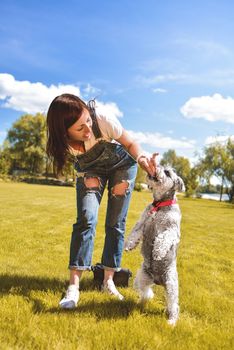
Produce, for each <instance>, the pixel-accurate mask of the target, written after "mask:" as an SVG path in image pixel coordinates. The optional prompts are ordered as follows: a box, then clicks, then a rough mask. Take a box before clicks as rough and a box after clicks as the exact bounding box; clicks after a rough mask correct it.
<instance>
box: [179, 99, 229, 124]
mask: <svg viewBox="0 0 234 350" xmlns="http://www.w3.org/2000/svg"><path fill="white" fill-rule="evenodd" d="M180 111H181V113H182V114H183V115H184V117H186V118H188V119H191V118H201V119H206V120H208V121H211V122H214V121H219V120H221V121H224V122H227V123H233V124H234V99H233V98H231V97H227V98H224V97H223V96H222V95H220V94H214V95H213V96H201V97H192V98H190V99H189V100H188V101H187V102H186V103H185V104H184V105H183V106H182V107H181V109H180Z"/></svg>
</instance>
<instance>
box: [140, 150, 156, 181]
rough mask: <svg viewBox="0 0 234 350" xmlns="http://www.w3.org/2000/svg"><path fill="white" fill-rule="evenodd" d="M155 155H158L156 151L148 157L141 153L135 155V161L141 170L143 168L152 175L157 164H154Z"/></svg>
mask: <svg viewBox="0 0 234 350" xmlns="http://www.w3.org/2000/svg"><path fill="white" fill-rule="evenodd" d="M157 156H158V153H153V154H152V156H151V157H148V156H146V155H144V154H142V155H140V156H138V157H137V162H138V164H139V165H140V167H141V168H142V169H143V170H145V171H146V172H147V173H148V174H150V175H151V176H154V175H155V173H156V167H157V164H156V158H157Z"/></svg>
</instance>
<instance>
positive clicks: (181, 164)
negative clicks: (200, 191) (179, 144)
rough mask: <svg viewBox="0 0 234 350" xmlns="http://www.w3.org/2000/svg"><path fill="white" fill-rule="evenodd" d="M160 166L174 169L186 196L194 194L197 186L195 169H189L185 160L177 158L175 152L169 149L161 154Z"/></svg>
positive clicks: (188, 163)
mask: <svg viewBox="0 0 234 350" xmlns="http://www.w3.org/2000/svg"><path fill="white" fill-rule="evenodd" d="M160 164H161V165H163V166H171V167H172V168H174V169H175V171H176V173H177V175H178V176H180V177H181V178H182V179H183V181H184V184H185V188H186V195H187V196H191V195H192V194H194V193H195V190H196V188H197V186H198V176H197V171H196V169H195V168H191V166H190V162H189V160H188V159H187V158H185V157H179V156H177V154H176V152H175V150H172V149H170V150H168V151H167V152H165V153H163V157H162V159H161V161H160Z"/></svg>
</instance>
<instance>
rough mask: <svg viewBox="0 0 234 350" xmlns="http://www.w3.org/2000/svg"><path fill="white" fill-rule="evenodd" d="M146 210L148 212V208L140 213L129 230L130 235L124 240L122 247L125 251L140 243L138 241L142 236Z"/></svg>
mask: <svg viewBox="0 0 234 350" xmlns="http://www.w3.org/2000/svg"><path fill="white" fill-rule="evenodd" d="M147 212H148V209H146V210H145V211H144V212H143V213H142V215H141V218H140V220H139V221H138V222H137V223H136V225H135V226H134V227H133V229H132V231H131V232H130V235H129V236H128V238H127V240H126V241H125V243H124V249H125V250H126V251H128V250H132V249H134V248H136V246H137V245H138V244H139V243H140V241H141V239H142V237H143V232H144V226H145V219H146V217H147V216H146V215H147Z"/></svg>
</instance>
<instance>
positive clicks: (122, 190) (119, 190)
mask: <svg viewBox="0 0 234 350" xmlns="http://www.w3.org/2000/svg"><path fill="white" fill-rule="evenodd" d="M128 188H129V183H128V181H123V182H121V183H119V184H116V185H115V186H114V187H112V189H111V193H112V195H113V196H124V195H125V194H126V191H127V189H128Z"/></svg>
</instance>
